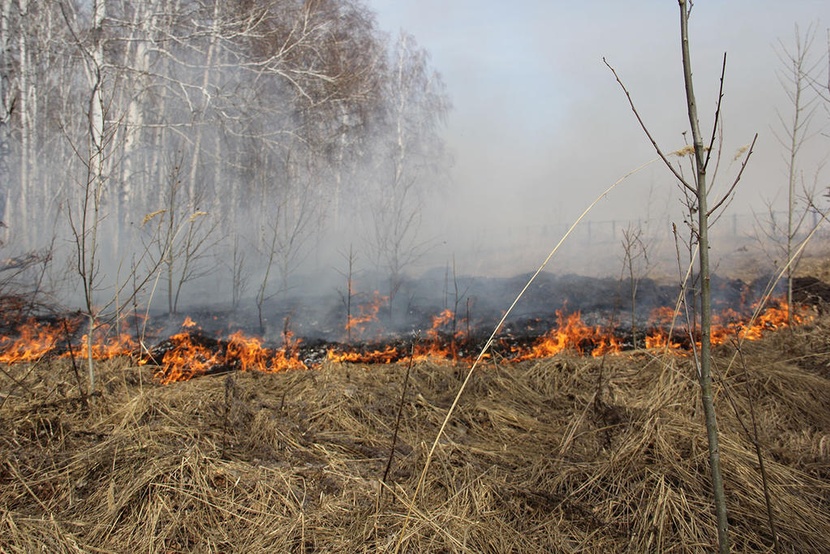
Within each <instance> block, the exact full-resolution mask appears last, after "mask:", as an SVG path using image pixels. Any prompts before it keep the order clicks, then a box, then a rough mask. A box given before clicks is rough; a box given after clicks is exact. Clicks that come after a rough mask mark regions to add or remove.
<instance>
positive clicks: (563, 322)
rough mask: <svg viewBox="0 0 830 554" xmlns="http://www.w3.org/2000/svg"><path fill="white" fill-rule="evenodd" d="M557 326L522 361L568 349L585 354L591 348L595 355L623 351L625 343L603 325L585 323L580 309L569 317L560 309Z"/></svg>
mask: <svg viewBox="0 0 830 554" xmlns="http://www.w3.org/2000/svg"><path fill="white" fill-rule="evenodd" d="M556 320H557V327H556V328H554V329H552V330H551V331H550V332H548V333H547V334H546V335H544V336H543V337H542V338H541V339H539V340H538V341H536V343H535V344H534V345H533V346H532V347H531V349H530V351H528V352H524V353H520V354H519V356H518V358H517V359H518V360H530V359H535V358H545V357H549V356H554V355H556V354H559V353H560V352H563V351H565V350H572V351H574V352H577V353H578V354H584V353H585V351H586V350H588V349H590V352H591V355H592V356H594V357H598V356H603V355H605V354H612V353H616V352H619V351H620V350H622V342H621V341H620V340H619V339H618V338H616V337H614V336H613V335H612V334H611V333H610V332H607V331H604V330H603V329H602V328H601V327H599V326H596V327H590V326H588V325H585V323H583V322H582V315H581V314H580V312H574V313H572V314H570V315H568V316H565V315H564V314H563V312H562V310H556Z"/></svg>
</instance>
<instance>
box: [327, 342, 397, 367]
mask: <svg viewBox="0 0 830 554" xmlns="http://www.w3.org/2000/svg"><path fill="white" fill-rule="evenodd" d="M399 358H400V354H399V353H398V349H397V348H395V347H394V346H387V347H386V348H384V349H383V350H377V349H375V350H371V351H368V352H357V351H350V352H338V351H337V350H336V349H334V348H329V349H328V351H326V359H327V360H329V361H330V362H346V363H353V364H388V363H391V362H394V361H396V360H398V359H399Z"/></svg>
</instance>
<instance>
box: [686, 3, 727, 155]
mask: <svg viewBox="0 0 830 554" xmlns="http://www.w3.org/2000/svg"><path fill="white" fill-rule="evenodd" d="M689 11H690V12H691V9H690V10H689ZM725 74H726V52H724V53H723V65H721V70H720V86H719V87H718V105H717V107H716V108H715V124H714V126H713V127H712V138H711V139H709V150H708V152H707V153H706V161H705V162H704V163H703V168H704V169H706V168H708V167H709V159H710V158H711V157H712V147H713V146H714V145H715V137H716V136H717V132H718V125H719V123H720V107H721V103H722V102H723V81H724V75H725Z"/></svg>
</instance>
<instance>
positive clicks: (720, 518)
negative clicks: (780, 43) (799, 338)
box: [606, 0, 757, 554]
mask: <svg viewBox="0 0 830 554" xmlns="http://www.w3.org/2000/svg"><path fill="white" fill-rule="evenodd" d="M678 6H679V8H680V42H681V54H682V63H683V79H684V83H685V90H686V108H687V112H688V118H689V125H690V127H691V132H692V151H693V153H694V173H693V177H694V180H693V181H691V182H690V181H689V180H687V179H686V178H685V177H684V176H683V175H682V173H681V172H680V171H679V170H678V169H677V168H675V166H674V165H673V164H672V163H671V162H670V161H669V159H668V157H667V155H666V154H665V153H664V152H663V150H662V149H661V148H660V146H659V145H658V144H657V142H656V141H655V140H654V138H653V137H652V135H651V133H650V131H649V130H648V128H647V126H646V125H645V123H644V122H643V120H642V118H641V117H640V114H639V112H638V111H637V109H636V108H635V106H634V103H633V101H632V100H631V95H630V94H629V93H628V90H627V89H626V88H625V85H623V83H622V81H621V80H620V78H619V77H618V76H617V73H616V71H615V70H614V69H613V68H612V67H611V66H610V65H608V63H607V62H606V65H608V67H609V69H611V71H612V72H613V73H614V76H615V77H616V79H617V82H618V83H619V85H620V86H621V87H622V89H623V91H624V92H625V95H626V97H627V99H628V102H629V105H630V107H631V109H632V111H633V112H634V115H635V116H636V118H637V120H638V122H639V123H640V126H641V128H642V129H643V131H644V133H645V134H646V136H647V137H648V139H649V140H650V141H651V143H652V145H653V146H654V148H655V150H656V151H657V154H658V155H659V156H660V158H662V160H663V161H664V163H665V165H666V167H667V168H668V169H669V170H670V171H671V172H672V174H673V175H674V176H675V178H676V179H677V180H678V182H679V183H680V184H681V186H682V187H683V189H684V190H685V191H688V196H687V198H688V199H689V200H688V201H690V202H692V204H691V205H690V208H691V209H690V213H692V214H694V215H696V221H689V223H690V225H692V233H693V237H694V239H695V241H696V243H697V261H698V269H699V274H700V276H699V277H700V294H699V298H700V351H699V354H697V355H696V358H695V359H696V362H697V374H698V375H697V377H698V382H699V384H700V392H701V400H702V404H703V412H704V419H705V424H706V434H707V439H708V442H709V466H710V470H711V476H712V489H713V496H714V500H715V515H716V518H717V530H718V549H719V551H720V552H721V553H722V554H725V553H727V552H729V549H730V545H729V525H728V511H727V505H726V495H725V493H724V486H723V475H722V472H721V463H720V446H719V440H718V424H717V417H716V415H715V405H714V393H713V386H712V335H711V327H712V293H711V274H710V271H711V270H710V264H709V249H710V247H711V245H710V241H709V227H710V225H711V218H712V216H713V215H714V214H715V213H716V212H717V211H718V210H719V209H720V208H722V207H723V206H724V205H725V204H726V203H728V201H729V199H730V198H731V197H732V194H733V192H734V190H735V187H737V185H738V182H739V181H740V178H741V175H742V174H743V170H744V168H745V167H746V163H747V162H748V160H749V157H750V156H751V155H752V151H753V147H754V145H755V140H753V141H752V144H751V146H750V147H749V148H748V150H747V151H746V155H745V157H744V159H743V163H742V164H741V167H740V170H739V171H738V174H737V176H736V177H735V179H734V180H733V181H732V183H731V184H730V186H729V187H728V188H727V190H726V192H725V193H724V194H723V195H722V196H721V197H720V198H719V199H717V200H715V201H714V202H712V203H710V199H709V194H710V186H709V181H708V179H709V175H708V173H707V171H708V169H709V162H710V160H711V155H712V146H713V145H714V143H715V140H716V137H717V134H718V129H719V124H720V118H721V102H722V100H723V82H724V74H725V71H726V55H724V58H723V71H722V73H721V79H720V91H719V95H718V103H717V109H716V111H715V117H714V121H715V122H714V125H713V129H712V134H711V138H710V140H709V141H708V143H705V142H704V137H703V134H702V133H701V130H700V123H699V119H698V112H697V100H696V98H695V92H694V85H693V80H692V63H691V49H690V47H689V15H690V13H691V10H692V4H691V2H688V1H687V0H678ZM756 138H757V135H756ZM716 169H717V166H716V168H715V170H716Z"/></svg>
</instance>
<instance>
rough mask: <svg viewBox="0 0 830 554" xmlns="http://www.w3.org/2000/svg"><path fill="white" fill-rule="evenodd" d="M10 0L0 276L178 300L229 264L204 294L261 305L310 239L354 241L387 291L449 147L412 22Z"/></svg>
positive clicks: (0, 83)
mask: <svg viewBox="0 0 830 554" xmlns="http://www.w3.org/2000/svg"><path fill="white" fill-rule="evenodd" d="M1 15H2V20H0V87H2V89H1V90H0V100H1V102H0V214H2V221H3V225H4V227H3V228H2V232H3V251H4V252H3V254H4V257H5V258H6V261H5V265H4V267H3V271H2V273H3V274H5V275H7V276H10V275H12V274H19V273H21V272H24V271H25V272H27V276H28V279H27V280H28V281H30V282H32V281H34V282H36V283H38V285H37V287H39V288H41V289H44V290H50V291H58V290H60V291H62V293H61V299H62V300H65V299H66V298H76V299H78V298H81V299H82V300H81V301H80V303H81V304H82V305H84V306H85V307H86V311H88V312H89V313H93V312H100V311H102V310H105V309H110V310H112V309H116V311H117V309H118V307H119V306H120V305H126V303H128V302H130V301H133V300H137V299H139V298H137V297H141V298H140V300H141V301H146V300H148V297H149V294H150V291H151V290H152V291H153V295H154V302H158V303H163V305H164V308H166V309H167V310H168V311H170V312H175V311H177V308H178V304H179V302H180V300H181V297H182V295H183V293H185V292H186V290H187V289H188V283H190V282H192V281H194V280H196V279H198V278H199V277H202V276H205V275H208V274H211V275H212V276H213V277H214V280H215V278H216V276H217V273H222V274H223V275H224V277H223V278H222V279H221V282H223V283H227V285H226V286H225V285H223V290H218V291H212V295H213V300H215V301H216V300H219V301H224V302H228V303H230V304H233V306H234V307H236V306H238V305H239V303H240V302H241V301H242V299H243V298H255V299H256V302H257V305H258V306H260V308H261V306H262V304H263V303H264V302H266V301H267V299H269V298H273V297H275V296H276V295H277V294H279V293H280V292H284V291H285V290H287V289H288V288H289V286H290V280H291V278H292V275H293V274H294V273H295V272H296V270H297V268H298V267H300V266H301V265H302V264H303V263H304V262H305V261H306V260H307V259H308V258H309V257H310V255H311V254H312V253H313V254H314V256H316V257H318V258H319V257H321V256H323V257H329V258H332V261H331V263H329V264H328V265H330V266H335V265H338V264H339V265H342V266H346V265H348V267H349V268H350V270H351V268H352V266H353V265H354V263H355V261H357V260H358V259H359V260H360V263H361V264H362V266H363V267H366V268H368V269H371V270H372V271H375V272H376V273H377V274H378V275H382V276H383V281H384V283H383V288H384V289H385V291H384V294H388V295H390V296H394V294H395V292H396V290H397V289H398V288H399V287H400V284H401V282H402V279H403V275H404V273H405V270H406V267H407V265H408V264H410V263H412V262H413V261H414V260H415V259H416V258H417V256H418V255H419V253H420V251H421V247H422V246H423V244H424V240H425V239H424V237H423V233H422V229H421V226H422V221H421V218H422V213H423V212H422V206H423V203H424V202H425V200H426V195H427V193H428V192H436V191H438V190H440V188H441V187H444V186H446V184H447V183H448V177H447V176H448V171H449V166H450V163H451V160H450V156H449V155H448V153H447V152H446V148H445V145H444V142H443V139H442V138H441V135H440V132H439V131H440V127H441V125H442V123H443V121H444V119H445V116H446V114H447V112H448V110H449V109H450V103H449V99H448V96H447V93H446V92H445V88H444V85H443V83H442V80H441V78H440V75H438V74H437V73H436V72H435V71H434V70H433V69H431V67H430V62H429V56H428V54H427V52H426V51H425V50H424V49H422V48H421V47H419V46H418V44H417V43H416V41H415V39H414V38H413V37H412V36H410V35H407V34H406V33H404V32H401V33H400V34H399V35H397V36H394V37H392V36H389V35H387V34H385V33H383V32H381V31H380V30H379V29H378V28H377V26H376V23H375V19H374V14H373V13H372V12H371V11H370V10H369V8H367V6H366V5H365V4H364V3H363V2H362V1H360V0H307V1H300V0H279V1H262V0H257V1H252V0H231V1H222V2H220V1H218V0H213V1H211V0H202V1H193V0H160V1H152V0H144V1H139V2H127V1H125V0H92V1H88V0H87V1H83V0H60V1H55V2H32V1H30V0H3V1H2V14H1ZM332 237H336V239H337V240H336V241H333V240H331V238H332ZM327 244H328V245H332V244H334V245H335V248H337V251H334V252H332V251H331V248H329V249H328V250H327V249H326V248H325V246H326V245H327ZM350 244H353V245H354V246H352V247H350V246H349V245H350Z"/></svg>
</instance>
